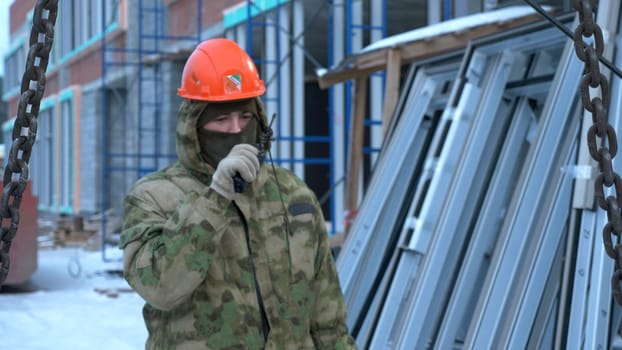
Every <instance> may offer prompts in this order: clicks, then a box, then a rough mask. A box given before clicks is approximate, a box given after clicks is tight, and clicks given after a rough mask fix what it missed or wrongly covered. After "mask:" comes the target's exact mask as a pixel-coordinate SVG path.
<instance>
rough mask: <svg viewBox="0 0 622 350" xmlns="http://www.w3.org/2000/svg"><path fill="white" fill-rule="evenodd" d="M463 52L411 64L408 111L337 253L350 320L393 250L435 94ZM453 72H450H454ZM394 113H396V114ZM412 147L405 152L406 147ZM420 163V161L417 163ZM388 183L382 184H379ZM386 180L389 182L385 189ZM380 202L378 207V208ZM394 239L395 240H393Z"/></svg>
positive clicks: (361, 310)
mask: <svg viewBox="0 0 622 350" xmlns="http://www.w3.org/2000/svg"><path fill="white" fill-rule="evenodd" d="M458 63H459V57H458V58H454V59H451V58H449V59H448V61H447V62H435V65H430V66H428V68H425V67H424V66H420V67H416V69H413V70H412V73H411V78H410V80H411V81H412V87H411V88H410V91H411V92H412V94H410V97H409V98H408V99H406V100H404V101H402V102H403V103H402V106H401V108H400V111H404V112H402V113H403V114H405V115H402V116H399V120H398V121H397V123H396V124H395V127H394V128H392V137H391V138H390V139H388V143H387V145H386V146H384V147H383V151H382V153H381V154H380V156H379V159H378V162H377V166H376V168H375V171H374V173H373V175H372V178H371V183H370V185H369V186H368V188H369V191H368V193H367V194H366V196H365V198H364V200H363V203H362V204H361V207H360V209H359V212H358V215H357V218H356V220H355V221H354V223H353V226H352V228H351V231H350V236H349V237H348V240H347V241H346V243H345V244H344V247H343V249H342V251H341V252H340V254H339V257H338V259H337V267H338V272H339V276H340V281H341V284H342V289H343V291H344V295H345V298H346V303H347V304H348V326H349V327H350V329H353V328H357V327H360V325H358V326H357V325H356V323H357V322H358V321H357V320H358V319H359V315H360V314H361V313H364V312H367V310H366V309H365V303H366V301H367V300H370V298H371V297H373V293H374V292H375V290H372V289H373V288H372V286H373V284H374V282H373V280H374V278H376V276H379V275H380V274H381V272H382V271H381V265H382V261H383V260H384V259H386V254H387V252H389V253H388V254H390V252H391V251H392V249H393V248H394V247H392V246H391V241H392V240H394V238H393V239H392V236H394V231H395V230H396V227H398V226H397V225H398V224H399V222H400V221H401V220H403V218H402V219H401V220H400V216H402V217H403V216H404V214H401V215H400V209H399V207H400V206H401V203H402V202H404V201H405V200H408V196H409V192H411V191H409V190H408V188H409V187H411V186H412V185H411V182H412V179H413V178H415V179H416V178H417V176H416V174H415V169H416V168H418V167H419V168H421V165H420V163H421V161H422V160H421V154H422V153H423V152H422V151H421V150H422V149H425V148H426V147H428V145H426V144H425V143H426V140H427V139H429V134H430V132H431V130H430V128H431V127H433V123H432V121H431V120H429V118H426V113H427V112H428V111H429V108H430V106H431V105H434V104H435V102H436V100H437V99H442V98H445V97H444V95H443V94H442V93H439V91H440V90H441V89H442V88H443V85H444V84H446V83H448V82H451V81H452V80H453V79H454V77H455V74H456V73H457V70H458V69H457V64H458ZM452 71H453V72H454V74H452V73H451V72H452ZM396 118H398V117H397V116H396ZM406 149H407V150H409V151H408V152H404V150H406ZM418 164H419V165H418ZM381 183H382V184H384V185H381ZM386 183H389V184H390V186H389V188H388V189H387V188H386ZM378 208H380V210H378ZM392 244H393V245H395V243H392Z"/></svg>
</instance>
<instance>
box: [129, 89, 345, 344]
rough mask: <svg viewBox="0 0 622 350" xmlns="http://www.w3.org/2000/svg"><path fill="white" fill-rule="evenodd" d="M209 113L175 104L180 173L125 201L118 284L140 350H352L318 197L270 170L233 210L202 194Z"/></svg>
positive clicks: (153, 178) (144, 185)
mask: <svg viewBox="0 0 622 350" xmlns="http://www.w3.org/2000/svg"><path fill="white" fill-rule="evenodd" d="M257 104H258V107H259V111H260V119H261V120H260V122H261V123H264V125H265V124H266V123H267V119H266V115H265V112H264V109H263V106H262V104H261V101H260V100H259V99H257ZM205 106H206V103H198V102H189V101H184V102H183V103H182V106H181V108H180V113H179V121H178V127H177V153H178V156H179V161H178V162H176V163H175V164H172V165H171V166H169V167H167V168H165V169H163V170H161V171H158V172H156V173H153V174H150V175H147V176H146V177H144V178H142V179H141V180H139V181H138V182H137V183H136V184H135V186H134V188H133V189H132V190H131V192H130V193H129V194H128V195H127V197H126V199H125V217H124V225H123V230H122V234H121V242H120V247H121V248H122V249H124V273H125V277H126V279H127V281H128V282H129V284H130V285H131V286H132V287H133V288H134V289H135V290H136V291H137V292H138V293H139V294H140V295H141V296H142V297H143V298H144V299H145V301H146V304H145V307H144V309H143V317H144V319H145V323H146V326H147V329H148V332H149V338H148V340H147V344H146V348H147V349H167V350H170V349H297V350H298V349H356V345H355V343H354V340H353V339H352V337H350V336H349V334H348V330H347V328H346V325H345V312H346V310H345V303H344V300H343V295H342V291H341V288H340V285H339V280H338V276H337V273H336V270H335V265H334V263H333V259H332V256H331V253H330V249H329V246H328V240H327V234H326V229H325V224H324V219H323V217H322V212H321V210H320V206H319V204H318V201H317V199H316V197H315V195H314V194H313V192H312V191H311V190H310V189H309V188H308V187H307V186H306V185H305V184H304V182H303V181H302V180H300V179H299V178H297V177H296V176H295V175H294V174H292V173H291V172H289V171H287V170H285V169H283V168H279V167H277V168H276V176H277V177H278V186H277V181H276V179H275V174H274V173H273V171H272V168H271V166H269V165H266V164H264V165H263V166H262V168H261V170H260V173H259V174H258V178H257V180H256V181H255V182H254V183H252V184H251V185H250V186H248V189H247V191H246V192H244V193H241V194H239V193H238V194H236V195H235V197H234V199H233V201H229V200H227V199H226V198H225V197H223V196H221V195H220V194H218V193H217V192H215V191H214V190H212V189H210V188H209V183H210V180H211V175H212V173H213V169H212V168H211V167H210V166H209V165H208V164H207V163H205V162H203V161H202V160H201V158H200V156H199V145H198V141H197V133H196V123H197V118H198V116H199V115H200V112H201V111H202V110H203V108H205ZM280 196H282V198H283V201H284V203H285V209H284V208H283V204H282V202H281V199H280V198H281V197H280ZM285 214H286V215H287V219H288V221H289V227H290V228H291V230H290V232H287V230H286V225H285V220H284V215H285ZM258 295H261V301H260V300H259V298H258ZM262 308H263V310H264V312H265V319H266V320H267V323H268V324H267V327H268V328H269V332H268V333H267V334H265V332H264V327H263V326H262V319H263V318H262V317H261V315H262Z"/></svg>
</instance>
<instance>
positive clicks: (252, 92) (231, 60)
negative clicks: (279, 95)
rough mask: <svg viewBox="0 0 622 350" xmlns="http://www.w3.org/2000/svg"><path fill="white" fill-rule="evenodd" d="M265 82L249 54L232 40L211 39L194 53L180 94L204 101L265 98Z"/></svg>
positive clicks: (185, 70) (190, 58) (201, 44)
mask: <svg viewBox="0 0 622 350" xmlns="http://www.w3.org/2000/svg"><path fill="white" fill-rule="evenodd" d="M265 91H266V87H265V85H264V82H263V81H262V80H261V79H260V78H259V74H258V73H257V67H255V64H254V63H253V60H251V58H250V57H249V56H248V54H247V53H246V51H244V50H242V48H241V47H240V46H238V44H237V43H235V42H234V41H231V40H228V39H222V38H218V39H209V40H205V41H203V42H202V43H200V44H199V45H198V46H197V47H196V48H195V49H194V51H193V52H192V54H191V55H190V57H189V58H188V61H186V65H185V66H184V71H183V73H182V75H181V87H180V88H179V89H177V94H178V95H179V96H181V97H183V98H187V99H191V100H201V101H212V102H220V101H233V100H241V99H246V98H251V97H257V96H261V95H263V93H264V92H265Z"/></svg>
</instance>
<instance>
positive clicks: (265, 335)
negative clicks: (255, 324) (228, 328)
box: [233, 203, 270, 342]
mask: <svg viewBox="0 0 622 350" xmlns="http://www.w3.org/2000/svg"><path fill="white" fill-rule="evenodd" d="M233 206H234V207H235V209H236V211H237V212H238V216H239V217H240V220H241V221H242V227H243V228H244V237H245V238H246V247H247V249H248V257H249V259H251V267H252V269H253V271H252V272H253V280H254V281H255V294H256V295H257V304H259V314H260V315H259V318H260V320H261V330H262V332H263V338H264V341H265V342H267V341H268V333H270V324H269V323H268V317H267V315H266V309H265V307H264V304H263V299H262V297H261V292H260V291H259V280H257V273H256V272H255V261H254V260H253V251H252V249H251V242H250V237H249V236H248V224H247V223H246V219H245V218H244V215H243V214H242V211H241V210H240V208H238V206H237V204H235V203H233Z"/></svg>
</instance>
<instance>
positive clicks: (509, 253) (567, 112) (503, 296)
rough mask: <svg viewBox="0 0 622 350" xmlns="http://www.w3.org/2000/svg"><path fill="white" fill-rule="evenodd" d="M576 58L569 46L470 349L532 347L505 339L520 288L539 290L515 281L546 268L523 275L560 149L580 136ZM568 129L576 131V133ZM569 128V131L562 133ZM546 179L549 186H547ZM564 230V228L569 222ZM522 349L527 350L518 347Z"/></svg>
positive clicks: (510, 214)
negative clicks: (576, 110) (525, 256)
mask: <svg viewBox="0 0 622 350" xmlns="http://www.w3.org/2000/svg"><path fill="white" fill-rule="evenodd" d="M569 45H570V44H569ZM572 54H573V52H572V50H571V49H569V47H568V46H567V47H566V49H565V54H564V55H563V56H562V58H563V59H562V62H560V64H559V67H560V69H559V70H558V72H557V74H556V78H555V81H554V83H553V85H552V87H551V90H552V91H553V93H551V95H550V96H549V99H548V100H547V104H546V106H545V109H544V110H543V112H542V117H541V118H542V121H541V123H542V124H541V126H540V127H539V133H538V135H536V136H537V137H536V139H535V140H534V145H533V147H532V149H531V150H530V155H529V158H528V160H527V164H526V165H525V167H524V173H523V174H521V177H520V182H519V183H518V184H517V186H516V191H515V194H514V198H513V199H512V200H511V203H512V204H513V205H512V207H510V209H509V210H508V213H507V216H506V220H505V222H504V225H503V228H502V233H503V235H502V236H500V237H499V240H498V242H497V245H496V247H495V249H494V255H493V258H492V261H491V265H490V266H491V269H490V270H489V271H488V274H487V278H486V283H485V284H484V285H483V287H482V290H483V291H484V292H485V293H482V294H481V295H480V298H479V301H478V306H477V308H476V310H475V313H474V314H475V315H476V318H475V319H474V320H473V322H472V323H471V327H470V328H469V332H468V335H467V339H466V341H465V348H468V349H488V348H495V347H496V346H503V345H506V346H510V347H513V346H516V344H517V343H522V346H523V348H524V345H525V344H526V341H527V339H525V338H524V337H528V333H529V332H525V333H523V335H524V337H523V338H521V340H523V341H524V343H523V342H522V341H519V339H514V340H512V341H509V340H506V341H505V342H504V341H503V340H501V339H499V338H500V337H501V338H502V334H503V332H506V331H508V328H507V327H508V326H509V325H508V324H507V323H508V322H510V321H509V320H510V317H512V315H515V314H516V313H517V312H518V311H517V309H520V308H519V307H518V305H517V304H516V303H514V302H513V300H514V298H516V297H520V296H524V294H521V293H525V292H524V291H522V290H521V291H516V290H515V288H517V287H523V288H530V287H531V288H534V286H532V285H529V283H526V284H525V282H524V281H523V282H522V283H523V284H522V285H521V284H518V285H517V283H516V282H515V281H513V278H514V277H515V276H521V273H526V271H528V270H529V269H531V268H534V267H537V268H540V267H539V266H531V265H526V266H525V265H523V266H522V270H521V261H522V259H521V257H523V254H527V253H529V250H528V244H529V240H528V238H529V236H530V233H531V234H533V233H539V232H538V231H530V230H534V229H537V226H536V225H537V220H539V219H542V218H546V217H547V215H550V210H549V211H546V212H542V203H543V202H545V201H551V200H554V199H553V198H551V195H550V194H548V193H547V190H548V187H545V184H546V183H547V182H549V183H550V181H551V179H549V177H550V175H551V174H553V175H554V176H557V177H559V176H560V174H559V172H558V171H557V169H559V167H557V168H556V167H554V164H555V163H554V162H555V160H556V157H558V156H559V155H558V153H556V152H557V151H558V150H560V149H561V148H560V147H559V146H560V145H561V144H562V143H563V141H564V137H566V138H567V137H568V135H571V136H572V137H576V132H575V133H574V134H573V133H572V132H569V131H567V129H572V130H576V128H577V127H578V126H577V125H576V123H577V120H578V118H573V116H574V113H571V111H572V103H568V101H569V100H570V101H572V100H574V98H575V96H576V92H577V88H578V84H579V81H580V77H581V72H582V65H581V64H580V62H579V61H578V60H577V59H576V58H575V57H574V56H572ZM569 97H571V98H569ZM568 124H572V125H574V129H573V127H572V126H569V125H568ZM564 125H565V127H560V126H564ZM563 133H565V135H566V136H564V134H563ZM551 150H556V152H551ZM542 179H549V180H548V181H542ZM534 204H537V205H534ZM568 205H570V203H569V204H568ZM558 224H561V225H562V226H563V222H562V223H558ZM555 234H557V236H553V234H551V235H550V236H553V238H555V237H557V238H558V239H560V238H561V237H560V235H561V231H557V232H555ZM547 235H548V234H547ZM549 238H551V237H549ZM510 247H511V249H510ZM545 277H546V276H545ZM542 280H546V278H541V279H535V282H534V283H541V281H542ZM540 287H541V286H540ZM529 306H533V305H529ZM510 323H511V322H510ZM503 327H506V328H503ZM521 331H524V329H521ZM502 348H503V347H502ZM518 348H521V347H520V346H518Z"/></svg>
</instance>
